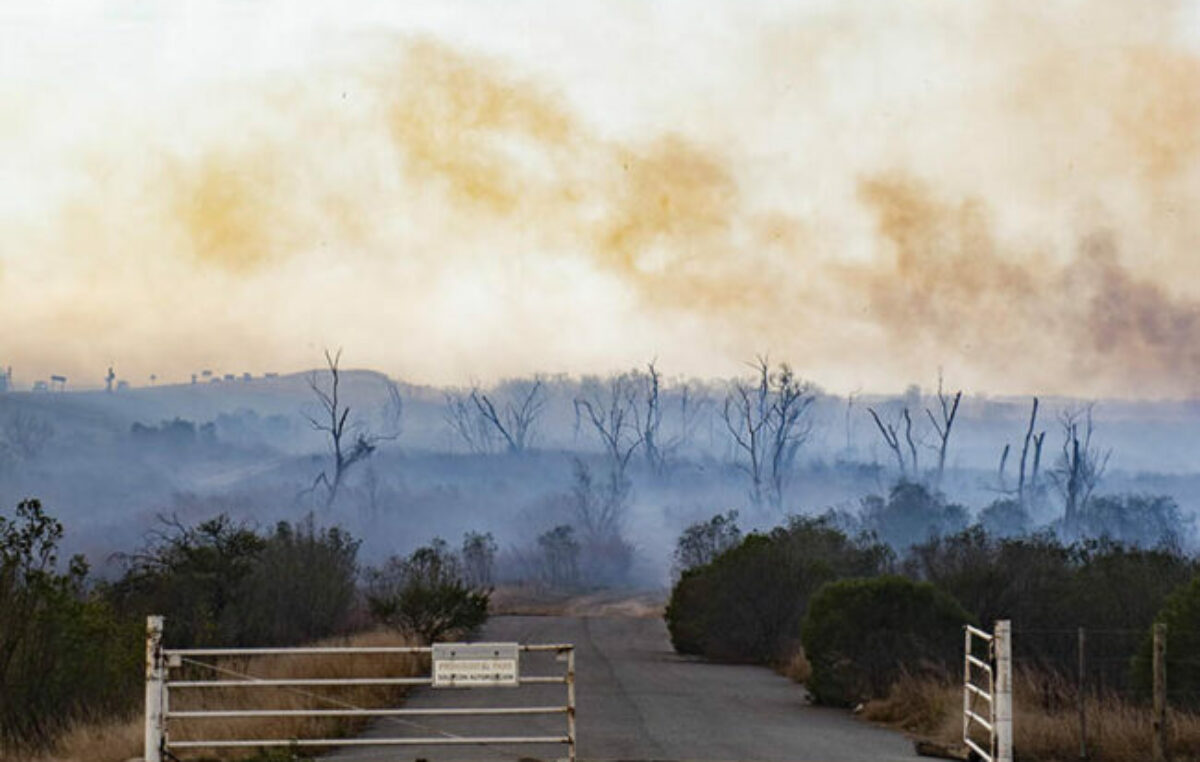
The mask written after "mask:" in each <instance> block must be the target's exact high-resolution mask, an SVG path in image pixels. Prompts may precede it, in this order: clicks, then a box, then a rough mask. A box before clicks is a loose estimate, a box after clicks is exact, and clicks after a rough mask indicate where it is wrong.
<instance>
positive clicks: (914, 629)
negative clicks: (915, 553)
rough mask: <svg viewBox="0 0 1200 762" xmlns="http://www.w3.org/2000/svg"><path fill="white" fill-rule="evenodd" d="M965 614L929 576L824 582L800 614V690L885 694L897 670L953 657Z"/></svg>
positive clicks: (842, 702)
mask: <svg viewBox="0 0 1200 762" xmlns="http://www.w3.org/2000/svg"><path fill="white" fill-rule="evenodd" d="M969 618H970V617H969V616H968V614H967V612H966V611H964V610H963V608H962V606H960V605H958V603H957V602H956V601H955V600H954V599H953V598H951V597H950V596H949V595H947V594H946V593H944V592H942V591H940V590H938V589H937V588H935V587H934V586H933V585H931V584H929V583H922V582H913V581H912V580H910V579H906V578H904V577H897V576H882V577H876V578H873V579H851V580H841V581H838V582H832V583H830V584H828V585H826V586H824V587H823V588H821V590H820V591H819V592H818V593H817V594H816V595H815V596H814V597H813V600H812V603H811V604H810V605H809V609H808V615H807V617H806V618H805V620H804V626H803V631H802V636H803V641H804V650H805V653H806V654H807V656H808V660H809V662H810V663H811V665H812V678H811V679H810V680H809V681H808V689H809V691H810V692H811V693H812V695H813V697H814V698H815V699H816V700H817V701H818V702H819V703H822V704H831V705H835V706H850V705H853V704H856V703H858V702H860V701H864V700H866V699H870V698H881V697H883V696H885V695H887V691H888V688H889V687H890V686H891V685H892V683H893V682H895V681H896V680H897V679H898V678H899V677H900V676H901V675H903V674H906V673H907V674H917V673H921V672H927V671H934V672H943V673H944V672H945V671H947V670H949V669H950V668H951V666H952V665H957V663H958V660H959V659H960V658H961V651H962V644H961V642H960V641H961V637H962V626H963V625H964V624H965V623H967V622H968V620H969Z"/></svg>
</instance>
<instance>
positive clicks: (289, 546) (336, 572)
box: [109, 514, 358, 648]
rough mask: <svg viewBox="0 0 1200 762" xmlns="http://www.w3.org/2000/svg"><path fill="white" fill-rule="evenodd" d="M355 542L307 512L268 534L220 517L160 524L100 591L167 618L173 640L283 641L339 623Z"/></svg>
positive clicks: (346, 605) (353, 568)
mask: <svg viewBox="0 0 1200 762" xmlns="http://www.w3.org/2000/svg"><path fill="white" fill-rule="evenodd" d="M357 554H358V541H356V540H354V539H353V538H352V537H350V535H349V534H347V533H346V532H345V531H344V530H341V529H339V528H337V527H332V528H322V529H318V528H316V527H315V526H314V524H313V520H312V517H311V516H310V517H308V518H307V519H305V520H304V521H301V522H297V523H295V524H288V523H286V522H280V523H279V524H278V525H276V527H275V529H274V530H273V531H272V532H270V533H268V534H259V533H258V532H257V531H255V530H254V529H253V528H252V527H249V526H247V525H244V524H237V523H234V522H233V520H232V519H230V518H229V517H228V516H227V515H224V514H222V515H220V516H217V517H216V518H213V519H209V520H208V521H204V522H201V523H200V524H197V525H196V526H184V525H183V524H181V523H179V522H178V521H175V520H169V521H166V522H165V528H164V529H162V530H160V531H158V532H156V533H155V534H154V535H153V536H152V537H151V539H150V541H149V542H148V543H147V544H146V546H145V547H144V548H143V549H142V550H140V551H139V552H137V553H135V554H132V555H129V556H125V559H126V562H127V570H126V572H125V574H124V576H123V577H122V578H121V579H120V580H119V581H118V582H117V583H115V584H114V585H113V586H112V587H111V588H110V590H109V594H110V596H111V598H112V600H113V601H114V602H115V604H116V605H117V607H118V608H119V609H120V610H121V611H123V612H125V613H127V614H129V615H130V616H136V617H142V618H144V617H145V616H146V615H147V614H161V615H163V616H164V617H165V618H166V621H165V632H164V639H165V640H166V642H167V643H168V644H169V645H170V646H171V647H173V648H187V647H191V646H196V645H206V646H224V645H230V646H233V645H236V646H260V645H274V646H286V645H292V644H294V643H300V642H305V641H309V640H313V639H316V638H320V637H325V636H328V635H331V634H333V633H335V632H337V631H339V630H340V629H341V628H342V627H343V626H344V624H345V622H346V619H347V617H348V615H349V613H350V609H351V607H352V606H353V604H354V600H355V581H356V578H357V570H358V567H357V561H356V558H357Z"/></svg>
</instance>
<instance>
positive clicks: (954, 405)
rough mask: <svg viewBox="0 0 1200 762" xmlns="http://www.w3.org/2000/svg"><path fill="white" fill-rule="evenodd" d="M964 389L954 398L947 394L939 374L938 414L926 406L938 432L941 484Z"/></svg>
mask: <svg viewBox="0 0 1200 762" xmlns="http://www.w3.org/2000/svg"><path fill="white" fill-rule="evenodd" d="M962 394H963V393H962V390H961V389H960V390H959V391H957V392H955V393H954V397H953V400H951V398H950V397H947V396H946V393H945V392H944V391H942V375H941V374H940V373H939V374H938V390H937V396H938V416H934V414H933V411H932V410H930V409H929V408H925V413H926V415H928V416H929V421H930V422H931V423H932V424H933V429H934V431H936V432H937V434H938V439H939V440H940V441H939V443H938V466H937V484H938V485H939V486H940V485H941V483H942V477H943V476H944V475H945V473H946V451H947V449H948V448H949V447H950V433H951V432H952V431H953V429H954V418H955V416H957V415H958V404H959V403H960V402H962Z"/></svg>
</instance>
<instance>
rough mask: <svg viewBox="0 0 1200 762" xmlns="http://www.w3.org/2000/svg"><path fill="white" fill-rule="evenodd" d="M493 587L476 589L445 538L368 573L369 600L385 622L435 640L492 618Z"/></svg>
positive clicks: (471, 628)
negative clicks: (468, 579)
mask: <svg viewBox="0 0 1200 762" xmlns="http://www.w3.org/2000/svg"><path fill="white" fill-rule="evenodd" d="M490 596H491V594H490V592H488V591H483V590H478V589H474V588H471V587H470V586H469V585H467V583H466V582H465V581H464V579H463V573H462V565H461V563H460V562H459V559H458V558H457V557H455V555H454V554H453V553H451V552H450V551H449V549H448V548H447V546H446V543H445V541H443V540H434V541H433V542H432V543H431V544H430V545H428V546H426V547H423V548H418V549H417V550H415V551H414V552H413V553H412V555H410V556H408V557H407V558H399V557H396V556H393V557H392V558H390V559H388V561H387V563H385V564H384V565H383V567H382V568H380V569H372V570H371V571H370V572H369V573H368V588H367V605H368V606H369V607H370V610H371V614H372V615H373V616H374V617H375V618H376V619H378V620H379V621H380V622H382V623H383V624H386V625H388V626H389V627H394V628H396V629H398V630H400V631H401V632H405V633H408V634H410V635H414V636H416V637H418V638H420V639H421V640H422V641H423V642H425V643H433V642H434V641H436V640H438V639H439V638H441V637H442V636H443V635H445V634H447V633H449V632H451V631H454V630H465V631H470V630H474V629H476V628H478V627H479V626H481V625H482V624H483V623H484V622H486V621H487V615H488V602H489V598H490Z"/></svg>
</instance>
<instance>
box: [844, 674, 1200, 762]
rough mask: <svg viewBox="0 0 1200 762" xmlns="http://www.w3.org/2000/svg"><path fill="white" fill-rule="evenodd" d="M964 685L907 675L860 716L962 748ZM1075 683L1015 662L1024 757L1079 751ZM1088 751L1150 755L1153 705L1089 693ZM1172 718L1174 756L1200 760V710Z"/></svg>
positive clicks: (1017, 725) (1016, 732)
mask: <svg viewBox="0 0 1200 762" xmlns="http://www.w3.org/2000/svg"><path fill="white" fill-rule="evenodd" d="M962 690H963V689H962V686H961V685H960V684H958V683H957V682H954V681H946V680H942V679H937V678H932V677H912V676H909V675H905V676H904V677H902V678H901V679H900V680H898V681H897V682H896V683H895V684H893V685H892V687H891V690H890V691H889V692H888V695H887V696H886V697H884V698H882V699H875V700H872V701H869V702H868V703H867V704H866V706H865V707H864V709H863V716H864V717H866V718H867V719H868V720H871V721H873V722H879V723H882V724H885V725H889V726H891V727H895V728H899V729H902V730H904V731H906V732H908V733H911V734H913V735H915V736H918V737H920V738H922V739H927V740H929V741H933V742H935V743H936V744H938V745H940V746H943V747H947V748H959V749H962V748H963V747H962V741H961V738H962ZM1077 699H1078V694H1077V692H1076V690H1075V686H1074V683H1073V682H1072V681H1071V680H1069V679H1067V678H1065V677H1063V676H1062V675H1057V674H1053V673H1049V672H1044V671H1038V670H1028V669H1027V670H1017V674H1016V676H1015V685H1014V690H1013V713H1014V716H1013V747H1014V750H1015V752H1016V756H1017V759H1020V760H1022V761H1023V762H1066V761H1067V760H1077V759H1079V758H1080V733H1079V705H1078V703H1077ZM1084 710H1085V715H1086V723H1087V735H1088V743H1087V750H1088V758H1089V759H1093V760H1104V762H1145V761H1146V760H1147V759H1149V755H1150V741H1151V728H1152V720H1153V718H1152V712H1151V710H1150V707H1149V706H1148V705H1145V704H1142V703H1139V702H1137V701H1134V700H1131V699H1130V698H1129V697H1127V696H1122V695H1120V694H1117V693H1115V692H1113V691H1107V692H1102V693H1090V694H1089V695H1088V696H1087V697H1086V699H1085V705H1084ZM1168 724H1169V726H1170V730H1171V750H1172V754H1173V759H1175V760H1176V762H1181V761H1183V760H1200V714H1195V713H1191V712H1181V711H1173V712H1171V714H1170V718H1169V720H1168Z"/></svg>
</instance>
